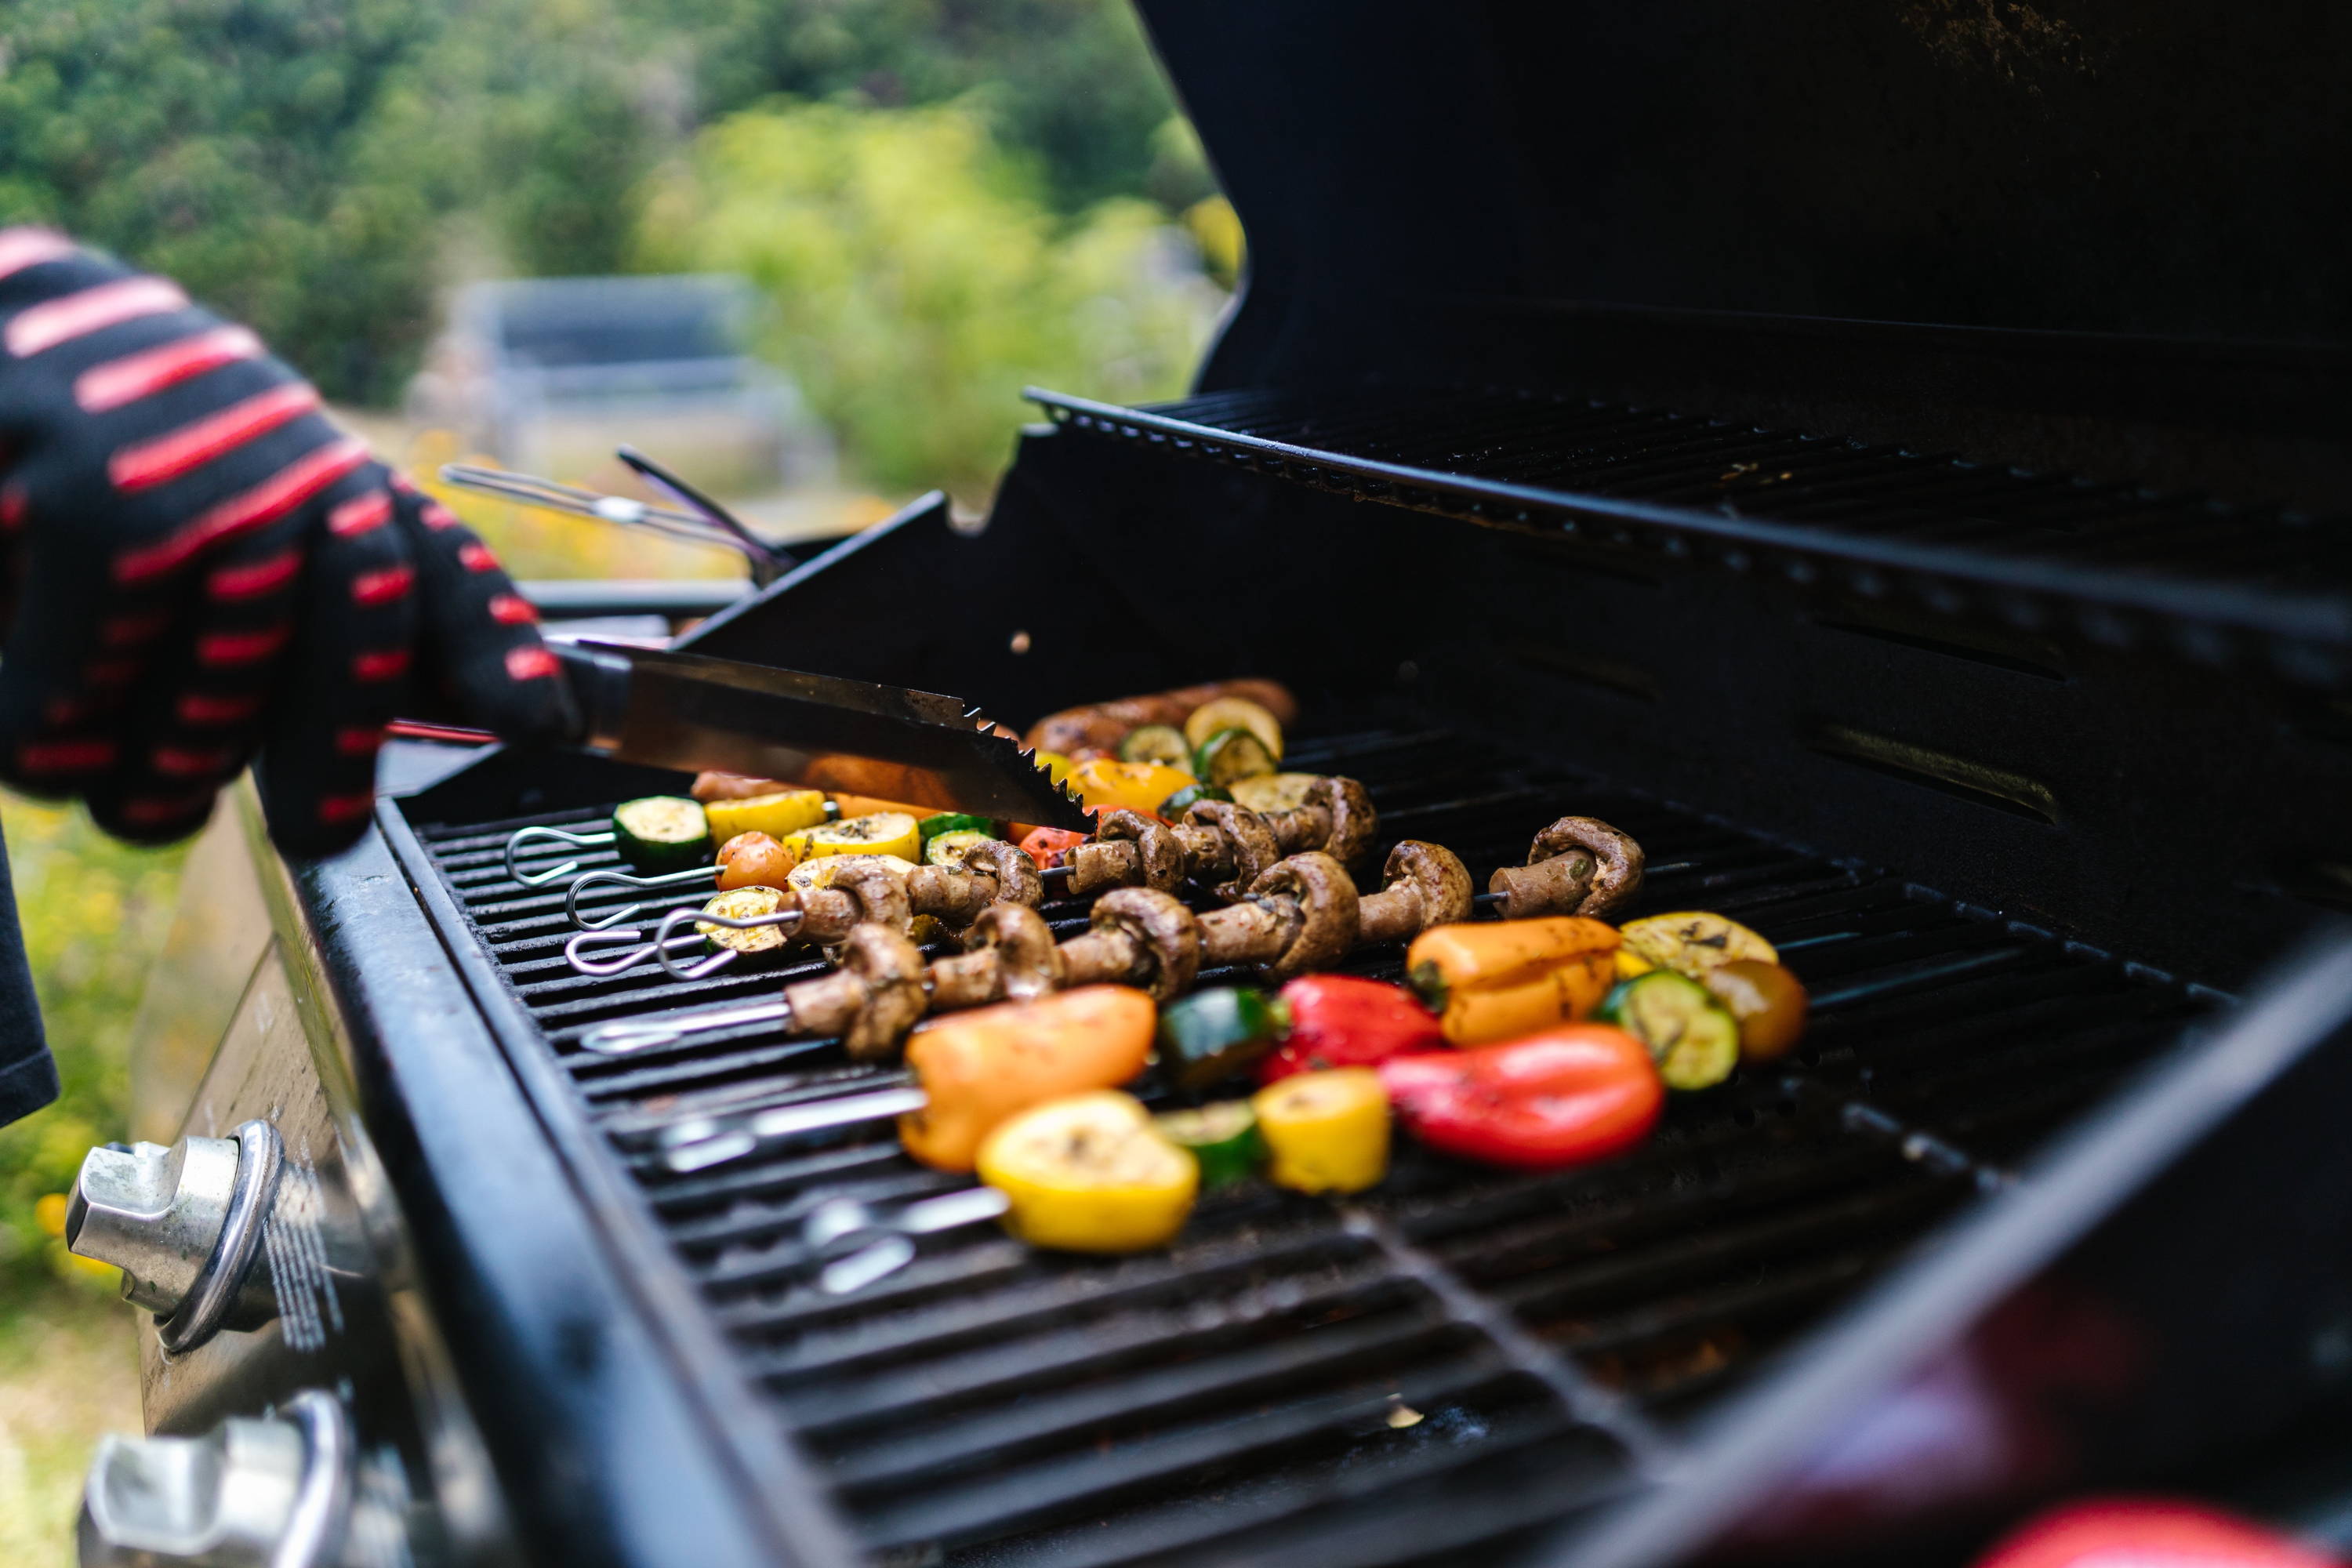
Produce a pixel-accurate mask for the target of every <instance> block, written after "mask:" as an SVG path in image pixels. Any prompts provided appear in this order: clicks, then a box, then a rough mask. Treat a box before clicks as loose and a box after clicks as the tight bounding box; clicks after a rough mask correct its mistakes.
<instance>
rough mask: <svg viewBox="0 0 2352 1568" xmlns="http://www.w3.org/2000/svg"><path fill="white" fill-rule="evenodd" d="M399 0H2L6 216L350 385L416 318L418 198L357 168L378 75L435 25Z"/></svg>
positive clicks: (356, 390)
mask: <svg viewBox="0 0 2352 1568" xmlns="http://www.w3.org/2000/svg"><path fill="white" fill-rule="evenodd" d="M444 21H445V16H444V13H443V10H442V8H441V6H440V5H433V4H427V5H418V4H412V3H409V0H342V3H341V4H333V5H329V4H320V3H317V0H0V170H5V171H6V174H5V180H0V221H9V222H20V221H25V220H28V219H29V220H37V221H46V222H50V223H56V224H58V225H61V226H64V227H66V228H68V229H69V230H72V231H74V232H75V233H77V234H80V235H85V236H88V237H90V238H93V239H96V240H98V241H100V243H103V244H106V245H109V246H111V247H114V248H115V249H117V250H119V251H121V253H123V254H124V255H126V256H130V257H132V258H136V259H137V260H138V261H139V262H140V263H141V264H142V265H145V266H149V267H153V268H158V269H160V270H162V271H164V272H167V273H170V274H172V275H173V276H175V277H178V278H181V279H184V280H185V281H186V282H187V284H188V286H189V287H190V288H191V289H194V291H195V292H197V293H198V294H200V295H202V296H203V297H204V298H205V299H206V300H210V301H212V302H214V303H215V304H217V305H219V306H220V307H221V308H223V309H225V310H227V311H229V312H231V313H232V314H235V315H236V316H239V317H242V318H245V319H247V320H249V321H253V322H255V323H256V324H257V325H258V326H259V327H260V328H261V329H262V330H263V331H265V332H266V333H268V335H269V336H270V337H271V338H273V339H275V340H278V341H279V342H285V343H288V344H289V345H292V346H293V347H294V348H295V349H296V350H297V351H298V352H299V353H301V354H302V356H303V360H304V364H305V367H306V368H307V369H309V370H310V372H311V374H314V375H315V376H317V377H318V378H319V379H320V381H322V382H324V383H325V384H328V385H329V386H330V387H331V389H332V390H334V391H336V392H337V393H339V394H341V395H369V394H377V395H381V394H383V393H386V392H388V391H389V390H390V389H391V386H392V385H393V384H394V378H395V377H396V375H397V374H399V372H400V370H401V368H402V367H403V363H404V358H405V355H406V353H407V350H408V348H409V346H410V345H411V344H413V343H414V342H415V341H416V339H417V337H418V335H419V334H420V332H421V331H423V329H424V326H425V311H426V306H427V302H428V295H429V283H430V279H431V268H430V258H431V253H432V245H433V235H432V233H431V230H430V228H429V227H428V226H427V221H426V220H427V219H429V218H430V216H432V214H431V209H430V207H429V205H427V203H426V201H425V199H424V196H423V195H422V193H420V192H419V191H417V190H416V189H415V188H413V186H412V184H411V183H410V182H408V181H406V180H404V179H383V178H373V179H371V178H366V177H361V176H362V171H363V169H364V168H365V167H366V165H367V164H368V162H369V148H368V143H369V137H368V122H369V120H370V118H371V113H372V110H373V107H374V105H375V102H376V100H377V99H378V97H379V95H380V93H381V91H382V89H383V85H384V83H385V82H386V80H387V79H388V78H389V77H391V76H392V75H393V74H394V73H395V72H396V71H397V70H398V68H400V66H401V64H402V63H403V62H404V60H405V59H407V58H410V56H411V55H412V54H413V53H414V51H415V49H416V47H418V46H419V45H420V44H421V43H422V42H424V41H425V39H427V38H428V37H432V36H433V35H434V34H435V33H436V31H437V30H438V29H439V28H440V27H441V26H443V25H444Z"/></svg>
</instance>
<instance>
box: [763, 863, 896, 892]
mask: <svg viewBox="0 0 2352 1568" xmlns="http://www.w3.org/2000/svg"><path fill="white" fill-rule="evenodd" d="M860 866H882V867H887V868H888V869H890V870H892V871H896V872H897V873H898V875H900V876H902V877H903V876H905V875H906V874H907V873H908V872H909V871H911V870H913V869H914V868H915V863H914V862H913V861H912V860H908V859H906V858H902V857H900V856H897V855H822V856H819V857H818V858H815V859H814V860H803V861H802V862H801V863H800V864H799V865H797V866H795V867H793V869H792V874H791V875H790V876H788V877H786V878H785V879H784V884H785V886H787V887H793V888H798V889H800V890H801V891H802V892H804V893H805V892H809V891H811V890H813V889H817V888H824V887H830V886H832V885H833V879H835V877H838V876H841V875H842V874H844V873H845V872H847V871H849V870H851V869H853V868H856V867H860Z"/></svg>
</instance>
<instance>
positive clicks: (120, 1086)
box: [0, 796, 183, 1296]
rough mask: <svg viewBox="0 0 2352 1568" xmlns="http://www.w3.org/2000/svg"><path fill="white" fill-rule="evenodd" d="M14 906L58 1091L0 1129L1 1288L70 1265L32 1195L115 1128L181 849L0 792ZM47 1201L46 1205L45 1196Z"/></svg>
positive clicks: (67, 1176)
mask: <svg viewBox="0 0 2352 1568" xmlns="http://www.w3.org/2000/svg"><path fill="white" fill-rule="evenodd" d="M0 824H5V832H6V837H7V842H8V865H9V869H10V872H11V874H12V875H13V876H14V877H15V879H16V911H17V917H18V919H19V920H21V921H23V922H24V929H25V947H26V956H27V957H29V958H30V959H31V961H32V965H33V984H34V988H35V989H36V990H37V992H38V993H39V994H40V999H41V1017H42V1021H43V1023H44V1024H45V1025H46V1026H47V1029H48V1035H49V1047H50V1050H51V1051H52V1052H53V1053H54V1054H55V1056H56V1058H57V1061H58V1078H59V1079H60V1080H61V1081H62V1084H63V1088H64V1092H63V1093H62V1094H61V1095H60V1096H59V1097H58V1102H57V1103H56V1104H55V1105H52V1106H50V1107H49V1108H48V1109H47V1110H44V1111H41V1112H39V1113H38V1114H37V1115H34V1116H29V1117H26V1119H25V1120H24V1121H18V1122H16V1123H14V1124H12V1125H10V1126H8V1127H5V1128H0V1296H5V1295H8V1294H13V1293H14V1292H15V1291H16V1290H17V1289H22V1288H23V1287H25V1286H26V1284H27V1283H29V1282H30V1281H32V1280H34V1279H38V1278H41V1277H44V1276H47V1275H48V1274H49V1273H51V1272H52V1271H53V1270H58V1269H60V1268H67V1267H68V1266H67V1265H66V1264H65V1262H64V1252H63V1247H62V1246H61V1245H60V1244H58V1242H57V1241H56V1240H55V1239H54V1238H53V1237H50V1236H48V1235H47V1233H46V1232H45V1231H44V1230H43V1228H42V1226H41V1224H40V1219H39V1204H40V1200H41V1199H42V1198H43V1197H45V1196H47V1195H48V1194H54V1193H61V1192H63V1191H65V1190H66V1188H67V1187H68V1186H70V1185H71V1184H73V1177H74V1172H75V1171H76V1170H78V1169H79V1167H80V1165H81V1157H82V1156H83V1155H84V1154H85V1153H87V1152H89V1147H90V1145H91V1144H93V1143H103V1142H107V1141H108V1140H109V1139H112V1138H120V1137H121V1136H122V1135H123V1125H124V1121H123V1109H122V1108H123V1102H124V1089H125V1082H124V1062H125V1059H126V1056H127V1053H128V1050H129V1047H130V1033H131V1017H132V1015H133V1014H134V1013H136V1012H137V1010H138V1006H139V994H140V992H141V990H142V987H143V986H144V985H145V984H146V977H147V969H148V965H149V964H150V963H151V962H152V960H153V958H154V956H155V953H156V952H157V951H158V950H159V949H160V948H161V947H162V945H163V934H164V931H165V930H166V929H167V928H168V927H169V926H170V924H171V917H172V904H173V898H174V896H175V894H176V892H177V890H178V886H179V875H180V862H181V859H182V858H183V851H182V850H180V849H162V850H157V849H137V848H133V847H131V846H129V845H126V844H121V843H118V842H116V841H115V840H113V839H111V838H109V837H106V836H105V835H104V834H102V833H100V832H99V831H98V829H97V828H96V827H94V826H91V825H90V821H89V817H88V816H85V815H83V814H82V812H81V811H80V810H79V808H76V809H73V810H70V811H68V810H65V809H61V808H59V807H56V806H48V805H37V804H35V803H33V802H30V801H25V800H19V799H17V798H16V797H15V796H0ZM51 1206H52V1208H54V1206H55V1205H51Z"/></svg>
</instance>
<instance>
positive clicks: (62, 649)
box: [0, 228, 570, 1125]
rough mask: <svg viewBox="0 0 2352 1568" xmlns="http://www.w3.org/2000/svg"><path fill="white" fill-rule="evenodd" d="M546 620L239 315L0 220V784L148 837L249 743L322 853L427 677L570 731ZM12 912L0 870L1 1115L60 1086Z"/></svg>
mask: <svg viewBox="0 0 2352 1568" xmlns="http://www.w3.org/2000/svg"><path fill="white" fill-rule="evenodd" d="M536 619H537V617H536V616H534V615H533V613H532V611H531V607H530V605H528V604H527V603H525V602H524V601H523V599H522V597H521V596H520V595H518V594H517V593H516V592H515V588H514V584H512V583H511V582H509V580H508V578H507V575H506V574H505V573H504V572H503V571H501V570H499V564H498V563H497V561H496V560H494V559H493V558H492V557H491V554H490V552H489V551H488V549H487V548H486V547H485V546H484V545H483V544H482V542H480V541H479V540H478V539H476V538H475V537H474V536H473V534H472V533H471V532H470V531H468V530H467V529H466V528H465V527H463V526H462V525H461V524H459V522H458V521H457V519H456V518H455V517H453V516H451V515H450V513H449V512H448V511H447V510H446V509H445V508H443V507H441V506H440V505H438V504H437V503H436V502H435V501H433V500H429V499H428V498H426V497H425V496H424V495H421V494H419V493H418V492H417V491H416V489H415V488H414V487H412V486H410V485H409V484H408V483H407V482H406V481H405V480H404V479H401V478H400V477H399V476H397V475H395V474H394V473H392V472H391V471H390V470H389V469H387V468H384V467H383V465H382V464H381V463H378V462H376V461H374V460H373V459H372V458H370V457H369V456H368V454H367V451H366V449H365V448H364V447H362V446H361V445H360V444H359V443H358V442H357V441H355V440H353V439H352V438H351V437H349V436H347V435H345V434H344V433H343V432H342V431H341V430H339V429H337V428H336V427H335V426H334V425H333V424H332V423H331V422H330V421H329V420H328V419H327V417H326V416H325V415H324V414H323V413H322V412H320V405H319V396H318V394H317V393H316V392H314V391H312V390H311V388H310V384H308V383H306V382H305V381H303V380H302V378H301V377H299V376H298V375H296V374H294V373H293V372H292V371H291V370H289V369H288V368H287V367H286V366H285V365H283V364H281V363H278V361H277V360H275V359H272V358H271V357H270V356H269V354H268V351H267V350H265V349H264V348H263V347H262V345H261V343H260V342H259V340H257V338H256V337H255V336H254V335H253V334H252V333H251V332H250V331H247V330H246V329H245V328H243V327H240V326H236V325H234V324H231V323H229V322H226V321H222V320H220V319H219V318H218V317H216V316H215V315H213V314H211V313H210V312H209V311H206V310H202V309H200V308H198V307H197V306H194V305H193V304H191V303H190V302H189V301H188V300H187V297H186V296H185V295H184V293H182V291H181V290H180V289H179V288H178V287H177V286H176V285H174V284H173V283H171V282H169V281H167V280H166V279H161V278H154V277H148V276H145V275H142V274H140V273H137V272H134V271H132V270H131V269H130V268H126V267H124V266H122V265H121V264H120V263H118V262H115V261H112V260H109V259H107V258H103V257H100V256H98V255H96V254H94V253H92V252H90V251H88V250H85V249H82V248H79V247H76V246H75V245H74V244H72V242H70V241H68V240H67V239H65V238H64V237H61V236H58V235H56V234H52V233H49V232H47V231H46V230H41V229H30V228H13V229H0V632H5V638H0V780H5V781H6V782H7V783H8V784H12V785H14V786H15V787H16V788H18V789H20V790H23V791H25V792H26V793H28V794H32V795H46V796H49V797H52V798H60V797H62V798H73V797H79V799H81V800H83V801H85V802H87V803H88V804H89V813H90V816H91V817H92V818H93V819H95V820H96V821H97V822H98V824H99V825H100V826H101V827H104V828H106V829H107V830H108V831H109V832H111V833H114V834H117V835H120V836H121V837H125V838H133V839H139V840H143V841H148V842H160V841H163V840H168V839H172V838H177V837H182V836H183V835H185V834H188V833H191V832H194V830H195V829H196V828H197V827H199V826H203V824H204V822H205V818H206V816H208V815H209V814H210V813H211V810H212V805H213V797H214V796H215V794H217V793H218V791H219V790H220V788H221V786H222V785H223V784H226V783H228V782H229V781H230V780H231V779H234V778H235V777H236V775H237V774H238V773H239V772H241V771H242V770H243V769H244V768H245V766H246V764H247V763H257V764H258V766H257V773H258V777H259V781H260V787H261V798H262V802H263V805H264V807H265V809H266V811H267V813H268V819H269V831H270V835H271V837H273V838H274V839H276V841H277V842H278V846H279V847H281V848H283V849H285V850H286V851H288V852H289V853H290V854H296V855H318V854H324V853H328V852H331V851H333V850H336V849H339V848H341V847H344V846H346V845H348V844H350V843H351V841H352V839H354V838H356V837H358V836H359V834H360V833H361V832H362V830H363V829H364V828H365V827H366V826H367V822H368V817H369V811H370V807H371V805H373V798H374V782H375V754H376V749H377V747H378V745H379V744H381V742H382V740H383V726H384V724H385V722H386V721H388V720H390V719H391V718H392V717H393V716H394V714H395V713H397V712H398V711H400V709H401V706H402V704H403V703H404V701H406V700H407V698H408V695H409V693H410V691H411V690H412V689H416V688H418V686H419V683H424V689H430V690H432V691H434V692H435V693H436V696H437V697H438V698H439V699H440V700H439V702H438V703H437V704H436V707H437V708H442V709H454V710H456V711H457V712H458V713H460V714H462V715H464V716H465V717H467V718H468V719H470V720H472V721H475V722H477V723H479V724H481V725H483V726H484V727H485V728H488V729H492V730H496V731H499V733H500V734H504V735H511V736H530V735H537V734H553V733H560V732H562V731H563V729H564V728H565V727H566V724H567V721H568V720H569V717H570V715H569V711H568V709H569V705H570V696H569V693H568V691H567V690H566V689H565V687H564V685H563V681H562V677H561V676H560V675H559V674H558V673H557V669H556V665H555V660H554V658H553V656H552V655H551V654H550V653H549V652H548V650H547V648H546V647H545V646H544V645H543V644H542V643H541V641H540V637H539V631H538V628H537V626H536V625H535V624H534V623H535V621H536ZM13 916H14V900H13V899H10V898H9V897H8V884H7V881H6V879H5V868H0V1125H5V1123H7V1122H9V1121H14V1120H15V1119H16V1118H17V1117H19V1116H22V1115H25V1114H26V1113H27V1112H29V1111H33V1110H38V1109H40V1107H42V1106H44V1105H46V1104H47V1103H48V1102H49V1101H50V1100H53V1099H55V1098H56V1097H57V1092H58V1079H57V1072H56V1069H55V1068H54V1066H53V1065H52V1063H51V1061H50V1059H49V1055H48V1051H47V1047H46V1045H45V1043H44V1041H43V1037H42V1029H41V1021H40V1017H39V1015H38V1012H37V1007H36V1005H35V1002H34V997H33V989H32V979H31V975H30V973H29V971H28V970H27V967H26V962H25V954H24V943H23V940H22V938H21V936H20V935H19V934H18V932H17V930H16V922H15V920H14V918H13Z"/></svg>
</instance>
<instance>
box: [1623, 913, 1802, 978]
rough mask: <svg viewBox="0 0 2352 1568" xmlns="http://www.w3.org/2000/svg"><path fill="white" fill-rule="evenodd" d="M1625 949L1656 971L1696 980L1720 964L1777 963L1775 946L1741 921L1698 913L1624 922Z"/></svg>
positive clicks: (1658, 916) (1646, 917)
mask: <svg viewBox="0 0 2352 1568" xmlns="http://www.w3.org/2000/svg"><path fill="white" fill-rule="evenodd" d="M1622 935H1623V937H1624V939H1625V949H1626V951H1627V952H1631V953H1633V955H1634V956H1635V957H1637V958H1640V959H1643V960H1644V961H1645V962H1647V963H1649V964H1650V965H1651V966H1652V967H1653V968H1657V969H1671V970H1673V971H1674V972H1675V973H1677V974H1686V975H1688V976H1690V977H1691V978H1692V979H1693V980H1696V979H1697V978H1698V977H1699V976H1700V975H1702V974H1704V973H1706V972H1707V971H1708V970H1710V969H1714V968H1716V967H1717V966H1719V965H1721V964H1726V963H1736V962H1737V961H1738V960H1740V959H1743V958H1748V959H1754V960H1755V961H1756V962H1758V963H1779V962H1780V954H1779V953H1777V952H1773V951H1772V944H1771V943H1770V942H1766V941H1765V940H1764V939H1763V938H1762V937H1760V936H1758V935H1757V934H1756V933H1755V932H1754V931H1749V930H1748V928H1747V927H1746V926H1744V925H1741V924H1740V923H1739V922H1738V921H1732V920H1726V919H1724V918H1723V917H1722V916H1721V915H1716V914H1708V913H1706V912H1705V911H1703V910H1682V911H1680V912H1678V913H1675V914H1670V915H1647V916H1644V917H1643V918H1642V919H1641V920H1638V921H1626V922H1625V925H1624V927H1623V930H1622Z"/></svg>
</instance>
